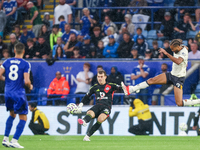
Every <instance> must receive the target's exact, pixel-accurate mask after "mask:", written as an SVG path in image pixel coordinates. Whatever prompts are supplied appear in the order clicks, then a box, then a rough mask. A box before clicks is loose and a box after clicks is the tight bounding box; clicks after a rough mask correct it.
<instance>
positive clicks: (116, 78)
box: [107, 66, 124, 105]
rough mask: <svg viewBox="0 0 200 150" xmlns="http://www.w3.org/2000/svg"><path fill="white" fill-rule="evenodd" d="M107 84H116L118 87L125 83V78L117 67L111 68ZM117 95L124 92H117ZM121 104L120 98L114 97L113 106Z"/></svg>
mask: <svg viewBox="0 0 200 150" xmlns="http://www.w3.org/2000/svg"><path fill="white" fill-rule="evenodd" d="M107 82H109V83H116V84H118V85H120V84H121V82H124V77H123V76H122V74H121V73H120V72H119V71H118V68H117V67H116V66H113V67H112V68H111V73H110V75H109V76H108V79H107ZM115 93H122V91H121V90H117V91H116V92H115ZM119 104H120V97H119V96H115V95H114V97H113V105H119Z"/></svg>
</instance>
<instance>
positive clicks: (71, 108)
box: [67, 103, 78, 114]
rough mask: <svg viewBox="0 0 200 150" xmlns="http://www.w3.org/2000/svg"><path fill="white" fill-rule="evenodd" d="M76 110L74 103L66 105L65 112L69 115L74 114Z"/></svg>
mask: <svg viewBox="0 0 200 150" xmlns="http://www.w3.org/2000/svg"><path fill="white" fill-rule="evenodd" d="M77 110H78V107H77V106H76V104H74V103H70V104H68V105H67V112H68V113H70V114H74V112H75V111H77Z"/></svg>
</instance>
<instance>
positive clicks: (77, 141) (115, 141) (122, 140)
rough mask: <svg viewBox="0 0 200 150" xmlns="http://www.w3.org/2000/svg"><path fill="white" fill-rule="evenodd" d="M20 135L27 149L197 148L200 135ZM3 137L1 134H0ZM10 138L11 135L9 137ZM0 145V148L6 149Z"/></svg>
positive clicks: (170, 149) (126, 149)
mask: <svg viewBox="0 0 200 150" xmlns="http://www.w3.org/2000/svg"><path fill="white" fill-rule="evenodd" d="M83 137H84V136H46V135H45V136H22V137H20V140H19V143H20V144H21V145H22V146H24V147H25V149H27V150H199V149H200V137H191V136H187V137H179V136H173V137H170V136H92V137H91V138H90V139H91V141H90V142H85V141H83ZM0 139H3V136H0ZM10 139H11V137H10ZM8 149H9V148H4V147H3V146H2V145H1V146H0V150H8Z"/></svg>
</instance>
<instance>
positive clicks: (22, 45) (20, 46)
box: [15, 43, 25, 54]
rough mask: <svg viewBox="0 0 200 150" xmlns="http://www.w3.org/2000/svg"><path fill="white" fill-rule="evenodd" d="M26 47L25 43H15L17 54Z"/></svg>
mask: <svg viewBox="0 0 200 150" xmlns="http://www.w3.org/2000/svg"><path fill="white" fill-rule="evenodd" d="M24 49H25V46H24V44H22V43H17V44H16V45H15V50H16V53H17V54H22V53H23V51H24Z"/></svg>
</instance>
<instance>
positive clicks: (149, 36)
mask: <svg viewBox="0 0 200 150" xmlns="http://www.w3.org/2000/svg"><path fill="white" fill-rule="evenodd" d="M147 39H153V40H156V39H157V34H156V30H150V31H149V32H148V33H147Z"/></svg>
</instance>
